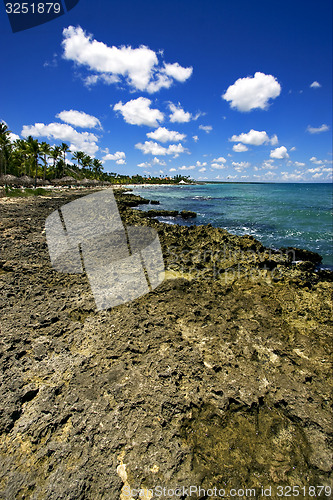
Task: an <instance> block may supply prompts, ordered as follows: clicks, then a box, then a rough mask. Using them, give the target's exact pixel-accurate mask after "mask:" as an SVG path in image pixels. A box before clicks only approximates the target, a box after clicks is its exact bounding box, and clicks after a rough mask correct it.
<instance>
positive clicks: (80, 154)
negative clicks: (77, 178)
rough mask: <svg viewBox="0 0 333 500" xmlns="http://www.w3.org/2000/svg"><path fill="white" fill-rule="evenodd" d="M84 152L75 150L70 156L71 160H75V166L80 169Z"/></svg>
mask: <svg viewBox="0 0 333 500" xmlns="http://www.w3.org/2000/svg"><path fill="white" fill-rule="evenodd" d="M84 156H85V153H84V152H83V151H75V152H74V153H73V156H72V160H75V161H77V166H78V168H79V169H80V166H82V162H83V159H84Z"/></svg>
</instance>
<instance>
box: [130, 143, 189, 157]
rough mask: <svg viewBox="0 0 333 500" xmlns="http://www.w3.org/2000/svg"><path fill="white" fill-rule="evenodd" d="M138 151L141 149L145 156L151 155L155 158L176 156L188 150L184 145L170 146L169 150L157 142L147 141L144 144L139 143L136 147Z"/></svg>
mask: <svg viewBox="0 0 333 500" xmlns="http://www.w3.org/2000/svg"><path fill="white" fill-rule="evenodd" d="M135 147H136V149H140V151H142V153H143V154H144V155H147V154H151V155H154V156H165V155H175V156H178V155H179V154H180V153H184V152H185V151H186V149H185V148H184V146H183V145H182V144H180V143H179V144H170V146H169V147H168V148H165V147H164V146H161V145H160V144H158V143H157V142H153V141H145V142H144V144H142V143H141V142H139V143H138V144H136V145H135Z"/></svg>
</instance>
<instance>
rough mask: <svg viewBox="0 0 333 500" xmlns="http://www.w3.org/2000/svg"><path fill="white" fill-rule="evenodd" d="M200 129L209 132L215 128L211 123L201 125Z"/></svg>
mask: <svg viewBox="0 0 333 500" xmlns="http://www.w3.org/2000/svg"><path fill="white" fill-rule="evenodd" d="M199 129H200V130H204V131H205V132H206V134H209V133H210V132H211V131H212V130H213V127H212V126H211V125H199Z"/></svg>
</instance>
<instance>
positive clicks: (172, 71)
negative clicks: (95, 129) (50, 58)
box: [62, 26, 193, 93]
mask: <svg viewBox="0 0 333 500" xmlns="http://www.w3.org/2000/svg"><path fill="white" fill-rule="evenodd" d="M62 45H63V49H64V54H63V57H64V58H65V59H68V60H71V61H74V62H75V63H76V64H77V65H80V66H83V67H85V68H87V69H88V70H90V71H91V72H93V74H92V75H88V78H87V79H86V82H87V83H88V84H89V85H93V84H95V83H97V81H99V80H102V81H104V83H107V84H112V83H116V82H118V81H120V79H121V78H124V79H125V81H126V82H127V83H128V84H129V85H130V86H131V87H132V88H134V89H136V90H141V91H147V92H149V93H153V92H157V91H158V90H160V89H161V88H163V87H164V88H169V87H170V86H171V85H172V83H173V82H174V80H177V81H179V82H184V81H185V80H187V79H188V78H189V77H190V76H191V74H192V70H193V68H192V67H189V68H184V67H182V66H180V65H179V63H174V64H164V65H161V64H160V62H159V59H158V55H157V54H156V52H154V51H153V50H151V49H149V47H146V46H144V45H141V46H140V47H139V48H134V49H133V48H132V47H131V46H127V47H125V46H121V47H115V46H112V47H109V46H108V45H106V44H105V43H103V42H98V41H97V40H94V39H93V37H92V35H88V34H87V33H86V32H85V31H84V30H83V29H82V28H81V27H80V26H78V27H76V28H75V27H74V26H69V27H68V28H65V29H64V30H63V42H62Z"/></svg>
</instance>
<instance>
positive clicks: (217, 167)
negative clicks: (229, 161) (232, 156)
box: [210, 160, 227, 170]
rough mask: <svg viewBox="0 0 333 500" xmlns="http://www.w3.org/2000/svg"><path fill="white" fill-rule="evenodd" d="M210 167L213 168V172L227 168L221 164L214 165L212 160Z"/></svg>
mask: <svg viewBox="0 0 333 500" xmlns="http://www.w3.org/2000/svg"><path fill="white" fill-rule="evenodd" d="M210 166H211V167H212V168H214V169H215V170H222V169H223V168H227V166H226V165H224V164H223V163H216V162H214V160H213V163H211V165H210Z"/></svg>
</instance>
